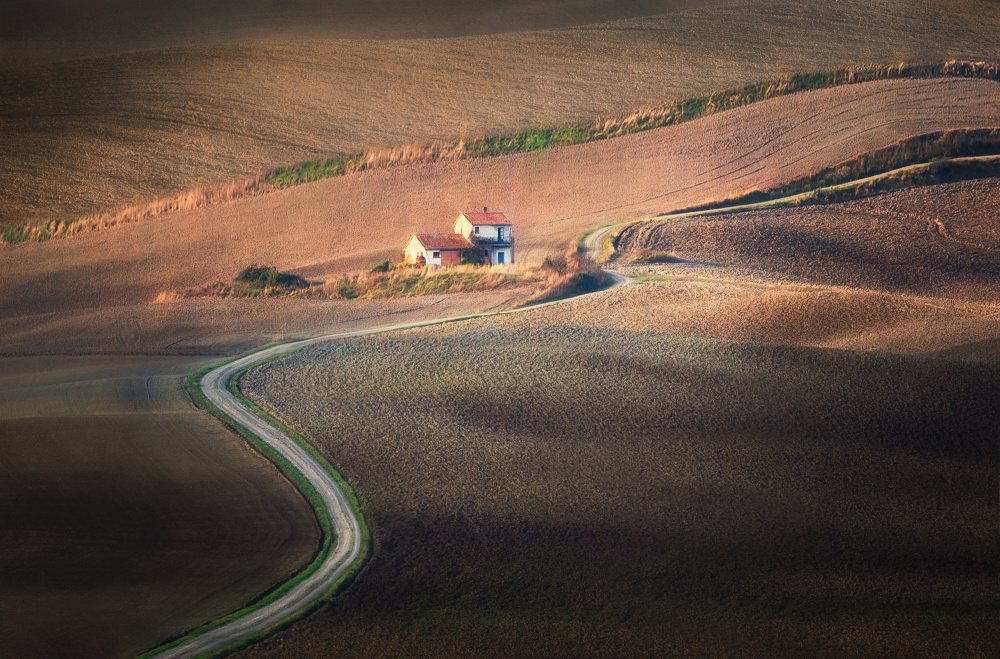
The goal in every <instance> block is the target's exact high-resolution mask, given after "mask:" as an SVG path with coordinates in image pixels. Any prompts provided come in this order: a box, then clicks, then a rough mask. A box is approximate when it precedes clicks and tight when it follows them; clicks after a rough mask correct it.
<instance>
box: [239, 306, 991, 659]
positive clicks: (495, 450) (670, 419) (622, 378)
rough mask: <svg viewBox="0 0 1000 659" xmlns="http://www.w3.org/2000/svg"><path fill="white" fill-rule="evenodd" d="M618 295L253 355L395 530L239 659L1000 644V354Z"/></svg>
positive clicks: (375, 515)
mask: <svg viewBox="0 0 1000 659" xmlns="http://www.w3.org/2000/svg"><path fill="white" fill-rule="evenodd" d="M619 295H620V293H619V291H617V290H616V291H614V292H612V293H608V294H606V300H603V301H601V300H597V301H594V300H588V301H586V302H581V303H579V304H578V305H577V306H576V308H575V311H576V313H575V314H569V313H568V312H565V311H560V312H558V313H557V312H553V313H555V314H556V316H558V318H550V315H549V313H548V312H547V310H546V311H542V312H539V314H538V315H520V316H516V317H510V318H505V319H502V320H496V319H491V320H483V321H474V322H470V323H464V324H462V325H460V326H448V327H442V328H437V329H432V330H422V331H414V332H407V333H404V334H399V335H394V336H386V337H380V338H370V339H365V340H360V341H349V342H343V343H337V344H334V345H327V346H322V347H315V348H310V349H309V350H307V351H305V352H303V353H301V354H299V355H296V356H294V357H291V358H289V359H286V360H282V361H279V362H276V363H273V364H270V365H268V366H265V367H262V368H260V369H257V370H255V371H253V372H251V373H250V374H248V375H247V376H246V377H245V378H244V379H243V381H242V382H241V386H242V387H243V389H244V391H245V392H247V393H248V394H249V395H250V397H251V398H252V399H253V400H254V401H255V402H257V403H258V404H260V405H263V406H265V407H266V408H267V409H268V410H270V411H271V412H272V413H274V414H277V415H279V416H280V417H281V418H282V419H283V420H284V421H285V422H287V423H290V424H292V426H293V427H295V428H297V429H298V430H300V431H302V432H304V433H305V435H306V436H308V437H311V438H312V439H313V440H314V441H315V442H316V444H317V446H318V447H319V448H320V450H321V451H322V452H323V453H324V454H326V455H327V456H328V457H329V458H330V459H331V460H333V461H334V462H335V463H336V464H337V465H338V468H340V469H341V471H342V473H343V474H344V475H345V477H346V478H347V479H348V480H349V481H350V482H351V483H352V484H353V485H354V487H355V488H356V491H357V492H358V493H359V496H360V498H361V502H362V506H363V508H364V510H365V515H366V520H367V522H368V524H369V525H370V528H371V529H372V533H373V537H374V538H375V551H374V557H373V558H372V560H371V563H370V564H369V566H368V567H367V568H366V570H365V572H364V573H363V574H362V575H361V577H359V579H358V580H357V581H356V582H355V584H354V586H353V587H352V589H351V590H350V591H348V592H347V593H346V594H345V595H343V596H341V597H340V598H339V599H338V600H337V601H335V602H334V603H332V604H331V605H330V606H328V607H326V608H324V609H322V610H321V611H320V612H318V613H317V614H315V615H313V616H311V617H310V618H308V619H306V620H305V621H303V622H302V623H300V624H299V625H296V626H295V627H293V628H291V629H290V630H287V631H284V632H281V633H279V634H278V635H276V636H275V637H273V638H272V639H269V640H267V641H264V642H263V643H261V644H260V645H259V646H255V647H253V648H250V649H248V650H247V651H245V652H244V653H242V654H241V656H254V657H265V656H275V657H278V656H289V655H294V656H326V655H328V654H329V653H330V652H334V651H335V652H337V653H338V654H340V655H342V656H441V655H445V656H457V655H468V654H483V655H492V654H504V655H555V656H581V655H601V656H606V655H611V654H615V655H618V654H626V655H633V654H643V653H650V654H675V653H681V652H686V653H691V654H696V655H698V654H701V655H719V654H724V655H730V654H740V655H767V656H774V655H775V654H778V655H783V654H804V655H813V656H815V655H826V654H847V655H893V656H925V655H953V654H960V655H975V654H988V653H989V652H990V650H989V649H988V648H990V647H993V643H994V641H995V640H996V634H997V627H996V614H997V612H998V609H1000V600H998V597H997V594H996V589H995V587H994V582H995V579H994V576H993V575H994V569H993V566H994V565H995V564H996V560H997V559H998V557H1000V556H998V553H1000V552H998V550H1000V547H998V543H997V538H996V533H995V525H996V516H997V512H998V511H997V505H996V492H995V475H996V469H997V466H998V465H997V458H996V455H997V451H996V449H997V440H996V437H997V427H998V423H1000V418H998V413H997V410H998V409H1000V408H998V404H1000V389H998V386H997V382H998V379H997V376H998V373H997V370H996V367H995V366H987V365H982V364H972V363H963V362H958V361H948V360H941V359H927V358H924V357H903V356H896V355H891V354H888V353H879V354H865V353H861V352H854V351H839V350H825V349H808V348H801V347H793V346H777V345H766V344H751V343H744V342H739V341H723V340H715V339H703V338H695V337H691V336H683V335H679V334H672V333H664V332H660V331H631V330H619V329H610V328H597V327H593V326H591V324H590V323H589V322H588V320H587V319H589V318H592V317H594V316H600V315H601V314H602V304H604V303H606V304H614V303H616V302H617V303H620V300H618V296H619ZM637 306H638V305H637ZM632 310H633V311H636V307H632Z"/></svg>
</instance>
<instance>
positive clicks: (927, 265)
mask: <svg viewBox="0 0 1000 659" xmlns="http://www.w3.org/2000/svg"><path fill="white" fill-rule="evenodd" d="M998 214H1000V179H984V180H980V181H968V182H961V183H949V184H945V185H936V186H930V187H923V188H914V189H910V190H903V191H899V192H894V193H891V194H886V195H880V196H876V197H871V198H868V199H863V200H858V201H851V202H847V203H837V204H829V205H822V206H804V207H800V208H775V209H767V210H758V211H750V212H746V213H735V214H729V215H714V216H706V217H693V218H687V219H680V220H664V221H654V222H646V223H640V224H636V225H634V226H633V227H631V228H629V229H628V230H626V231H625V232H624V233H623V234H622V237H621V239H620V241H619V247H620V249H621V250H622V251H623V252H626V253H627V252H630V251H635V250H638V249H643V248H646V249H657V250H665V251H672V252H674V253H676V254H677V255H678V256H679V257H681V258H683V259H689V260H694V261H711V262H713V263H718V264H721V265H728V266H739V267H747V268H755V269H758V270H762V271H768V272H773V273H778V274H781V275H785V276H790V277H797V278H800V279H803V280H808V281H812V282H821V283H828V284H838V285H846V286H853V287H862V288H867V289H871V290H873V291H885V292H905V293H916V294H920V295H928V296H936V297H944V298H957V299H964V300H970V301H983V302H991V303H996V302H998V301H1000V297H998V293H1000V286H998V284H1000V227H998V226H997V221H996V218H997V216H998Z"/></svg>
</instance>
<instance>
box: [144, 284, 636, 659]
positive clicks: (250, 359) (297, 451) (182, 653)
mask: <svg viewBox="0 0 1000 659" xmlns="http://www.w3.org/2000/svg"><path fill="white" fill-rule="evenodd" d="M608 274H609V275H610V276H611V278H612V284H611V286H612V287H614V286H620V285H622V284H625V283H628V282H629V281H631V280H630V279H628V278H627V277H624V276H623V275H620V274H618V273H616V272H612V271H608ZM602 290H607V289H606V288H605V289H602ZM599 292H600V291H594V292H593V293H585V294H584V295H579V296H576V297H572V298H566V299H562V300H554V301H552V302H544V303H542V304H537V305H533V306H530V307H523V308H519V309H508V310H505V311H493V312H485V313H477V314H470V315H466V316H452V317H449V318H440V319H437V320H428V321H420V322H414V323H404V324H399V325H389V326H386V327H379V328H373V329H367V330H359V331H355V332H342V333H338V334H327V335H324V336H318V337H314V338H311V339H303V340H300V341H293V342H291V343H282V344H280V345H276V346H271V347H269V348H264V349H262V350H258V351H257V352H253V353H250V354H249V355H245V356H243V357H240V358H239V359H237V360H235V361H232V362H229V363H227V364H223V365H222V366H219V367H217V368H215V369H213V370H211V371H209V372H208V373H206V374H205V375H204V377H202V379H201V382H200V383H199V386H200V387H201V390H202V391H203V392H204V394H205V396H206V397H207V398H208V400H209V401H211V402H212V404H213V405H215V406H216V407H217V408H218V409H219V410H221V411H222V412H223V413H225V414H226V415H228V416H229V418H230V419H232V420H233V422H235V423H236V424H238V425H240V426H242V427H243V428H245V429H247V430H249V431H250V432H252V433H253V434H254V435H256V436H257V437H258V438H260V439H261V440H263V441H265V442H267V444H268V445H270V446H271V447H272V448H273V449H274V450H275V451H277V452H278V454H280V455H281V456H282V457H284V458H285V459H287V460H288V461H289V462H290V463H291V464H292V465H293V466H294V467H295V469H297V470H298V471H299V473H301V474H302V476H304V477H305V478H306V480H308V481H309V482H310V483H311V484H312V486H313V487H314V488H316V491H317V492H318V493H319V495H320V496H321V497H322V499H323V502H324V503H325V504H326V509H327V514H328V515H329V520H330V525H331V528H333V530H334V536H335V537H336V539H337V542H336V545H335V547H334V549H333V551H332V552H331V553H330V555H329V556H328V557H327V558H326V560H324V561H323V562H322V563H321V564H320V565H319V567H318V568H317V569H316V570H315V571H314V572H312V573H311V574H309V575H308V576H307V577H306V578H305V579H304V580H303V581H302V582H300V583H299V584H298V585H296V586H295V587H294V588H292V589H291V590H290V591H288V592H287V593H285V594H284V595H282V596H281V597H280V598H279V599H277V600H275V601H274V602H272V603H270V604H268V605H267V606H264V607H262V608H260V609H257V610H255V611H251V612H249V613H247V614H246V615H244V616H241V617H239V618H237V619H236V620H233V621H232V622H228V623H226V624H224V625H221V626H219V627H216V628H214V629H210V630H208V631H206V632H204V633H202V634H199V635H197V636H195V637H193V638H190V639H188V640H186V641H184V642H182V643H180V644H179V645H176V646H174V647H172V648H169V649H167V650H164V651H163V652H161V653H159V654H157V655H156V656H157V657H162V658H164V659H167V658H169V659H174V658H179V657H196V656H198V655H201V654H204V653H206V652H211V651H213V650H218V649H219V648H222V647H225V646H227V645H230V644H232V643H235V642H237V641H240V640H242V639H244V638H247V637H248V636H251V635H253V634H256V633H258V632H260V631H263V630H265V629H268V628H271V627H273V626H275V625H276V624H278V623H280V622H282V621H283V620H286V619H288V618H290V617H292V616H294V615H295V614H296V613H298V612H299V611H301V610H302V609H305V608H307V607H309V606H310V605H312V604H313V603H315V602H317V601H318V600H320V599H322V598H323V596H324V594H325V593H326V592H327V590H328V589H329V588H330V587H331V586H332V585H333V584H334V583H335V582H336V581H337V579H338V578H339V577H340V576H341V575H342V574H343V573H344V572H345V570H347V568H348V567H349V566H350V565H351V563H352V562H353V561H354V559H355V558H357V556H358V555H359V553H360V552H361V525H360V522H359V520H358V518H357V517H355V515H354V512H353V511H352V510H351V507H350V505H349V503H348V501H347V498H346V497H345V495H344V493H343V492H342V491H341V489H340V487H338V486H337V483H336V481H335V480H334V479H333V476H332V475H331V474H330V473H329V472H328V471H326V470H325V469H324V468H323V466H322V465H321V464H320V463H319V462H317V461H316V459H315V458H314V457H313V456H312V455H310V454H309V452H308V451H306V450H305V449H304V448H302V446H300V445H299V444H297V443H296V442H295V441H294V440H293V439H292V438H291V437H289V436H288V435H286V434H285V433H284V432H282V431H280V430H278V429H277V428H275V427H274V426H272V425H270V424H269V423H267V421H265V420H264V419H263V418H261V417H260V416H259V415H258V414H257V413H256V412H254V411H253V410H251V409H249V408H247V407H245V406H244V405H243V403H241V402H240V401H239V400H238V399H237V398H236V396H234V395H233V394H232V392H230V391H229V389H228V388H227V386H226V385H227V383H228V382H229V381H230V380H231V379H232V378H233V377H234V376H235V375H236V374H237V373H239V372H240V371H242V370H243V369H245V368H247V367H249V366H252V365H254V364H257V363H259V362H262V361H264V360H268V359H271V358H274V357H277V356H280V355H283V354H287V353H289V352H293V351H295V350H299V349H301V348H304V347H306V346H310V345H313V344H315V343H321V342H323V341H333V340H336V339H350V338H356V337H361V336H366V335H369V334H377V333H382V332H390V331H395V330H402V329H410V328H415V327H425V326H427V325H438V324H441V323H449V322H454V321H458V320H467V319H472V318H481V317H484V316H496V315H503V314H511V313H520V312H524V311H531V310H533V309H539V308H542V307H547V306H551V305H554V304H562V303H564V302H567V301H569V300H576V299H579V298H582V297H586V296H588V295H593V294H594V293H599Z"/></svg>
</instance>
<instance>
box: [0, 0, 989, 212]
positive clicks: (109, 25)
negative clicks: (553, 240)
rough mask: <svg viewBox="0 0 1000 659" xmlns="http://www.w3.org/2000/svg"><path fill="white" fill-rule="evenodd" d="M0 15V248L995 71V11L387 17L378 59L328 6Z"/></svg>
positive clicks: (445, 10) (737, 1) (887, 6)
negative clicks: (649, 126)
mask: <svg viewBox="0 0 1000 659" xmlns="http://www.w3.org/2000/svg"><path fill="white" fill-rule="evenodd" d="M8 4H11V3H5V11H7V12H13V14H14V15H11V18H10V20H9V21H8V23H7V24H9V25H10V26H11V27H9V28H7V30H8V33H9V35H10V36H9V38H5V39H3V40H2V41H0V42H2V43H3V44H5V46H6V47H5V48H4V50H3V51H0V52H3V53H5V60H6V63H7V64H8V66H9V68H5V69H2V70H0V145H2V146H0V189H2V190H4V194H3V196H2V198H0V226H8V225H11V224H17V223H20V222H24V221H29V220H38V219H52V218H54V219H70V218H73V217H77V216H79V215H81V214H84V213H88V212H91V211H94V210H103V209H108V208H111V207H116V206H120V205H122V204H128V203H133V202H140V201H148V200H151V199H155V198H158V197H161V196H164V195H174V194H177V193H180V192H185V191H187V190H189V189H191V188H193V187H199V186H205V185H210V184H215V183H220V182H225V181H229V180H231V179H239V178H243V177H245V176H248V175H253V174H256V173H257V172H258V171H260V170H266V169H269V168H271V167H274V166H276V165H281V164H290V163H294V162H298V161H301V160H305V159H313V158H318V157H323V156H328V155H331V154H336V153H342V152H354V151H359V150H364V149H373V148H375V149H377V148H382V147H394V146H401V145H407V144H412V143H417V144H424V143H428V142H432V141H436V140H444V141H453V140H456V139H458V138H462V137H466V138H468V137H479V136H482V135H487V134H502V133H510V132H514V131H517V130H519V129H522V128H525V127H531V126H540V125H551V124H559V123H564V122H567V121H580V120H582V121H588V122H589V121H592V120H593V119H595V118H597V117H598V116H607V115H615V116H617V115H620V114H627V113H628V112H630V111H631V110H633V109H636V108H638V107H641V106H648V105H658V104H662V103H664V102H667V101H673V100H680V99H684V98H688V97H690V96H693V95H697V94H701V93H704V92H707V91H713V90H719V89H727V88H730V87H732V86H734V85H742V84H744V83H747V82H752V81H757V80H765V79H772V78H775V77H777V76H780V75H785V74H792V73H799V72H803V71H819V70H827V69H834V68H842V67H844V66H849V65H854V64H864V63H872V62H878V63H889V62H897V61H902V60H907V61H911V60H935V59H945V58H948V57H969V58H995V57H996V54H997V47H998V45H1000V43H998V37H997V35H998V34H1000V13H998V12H997V11H996V5H995V2H991V1H990V0H962V1H960V2H950V3H941V2H939V1H938V0H920V1H918V2H903V1H901V0H882V1H880V2H876V3H872V2H867V1H862V0H848V1H846V2H839V3H836V4H829V3H813V2H805V1H802V0H796V1H792V2H787V1H786V2H779V1H776V0H731V1H728V2H709V3H695V2H687V3H678V2H674V1H667V2H659V3H657V2H648V3H642V5H641V6H640V7H638V8H637V9H636V8H624V9H623V8H622V5H623V4H628V3H613V4H612V3H610V2H597V3H582V2H579V3H562V5H561V7H560V6H558V5H557V7H556V8H555V9H551V10H548V11H547V12H544V11H543V12H539V11H538V10H530V9H525V7H530V5H528V4H527V3H509V4H508V5H507V7H501V8H500V9H488V10H485V11H483V10H484V8H483V7H477V10H478V11H483V13H484V15H488V16H486V17H485V18H484V19H483V20H482V21H479V20H477V19H476V18H475V17H469V16H468V15H466V16H462V15H461V12H459V13H458V14H454V13H452V12H453V10H454V5H453V4H452V3H449V4H447V5H435V3H432V2H425V3H423V5H422V9H424V11H420V10H419V9H418V10H416V11H414V12H413V13H416V14H417V19H416V20H413V16H412V14H411V15H410V16H407V15H406V12H403V13H402V15H400V13H395V14H393V13H391V12H390V18H389V21H388V22H389V24H390V27H387V28H385V30H384V31H383V32H382V34H381V36H383V37H385V36H388V37H393V38H379V36H380V30H379V29H378V28H372V29H371V30H365V29H364V28H363V27H362V28H361V29H360V30H359V29H358V26H363V24H364V23H365V22H366V17H365V16H360V17H359V16H356V15H355V16H343V15H342V14H341V13H339V12H338V8H340V7H341V6H343V5H342V4H341V5H336V4H334V5H332V6H330V7H327V8H325V9H320V10H318V13H319V14H320V16H319V17H318V18H316V19H315V20H311V21H310V20H309V18H308V16H309V12H308V5H304V6H302V7H299V8H297V9H296V8H294V7H293V8H290V9H288V11H287V12H284V11H282V13H283V14H284V15H283V16H279V17H276V16H275V13H277V12H276V11H275V9H274V8H273V7H265V8H264V10H263V11H262V12H261V13H259V14H258V15H257V16H256V18H248V17H247V15H248V14H250V13H252V12H249V11H245V10H244V9H243V8H242V7H241V8H240V9H239V10H237V9H232V7H231V6H230V8H229V9H228V10H227V9H226V7H227V5H225V4H222V5H219V4H209V5H207V8H205V9H203V10H201V11H202V12H203V13H202V15H199V14H198V13H195V14H190V13H189V12H182V11H176V12H175V14H186V15H187V17H188V18H187V19H184V18H178V17H176V16H171V17H170V18H162V19H159V20H158V16H161V15H159V14H157V13H156V10H145V11H143V10H139V9H134V8H129V7H128V6H127V5H126V6H125V7H122V8H120V10H119V11H117V12H116V11H114V8H112V9H110V10H107V9H106V10H105V11H106V13H105V14H101V15H102V16H104V18H105V20H104V21H103V25H104V28H101V29H97V28H94V27H93V25H94V24H95V23H101V21H100V20H98V19H93V20H89V19H88V17H87V16H75V15H74V12H76V13H77V14H84V13H85V10H84V9H81V8H80V7H76V8H74V9H68V8H63V9H61V10H60V11H59V12H58V13H59V14H60V15H62V14H63V12H65V18H64V20H63V22H62V23H60V22H59V20H58V19H56V21H55V24H54V25H51V26H48V27H46V26H45V25H44V24H43V25H37V24H35V23H37V20H36V21H35V23H32V20H35V19H33V18H32V16H31V12H30V11H27V10H24V9H23V7H24V6H25V5H24V3H13V8H10V9H8V8H7V5H8ZM396 4H399V3H396ZM484 4H485V3H484ZM83 6H84V7H85V5H83ZM171 6H172V5H169V4H168V5H167V9H166V10H164V11H163V14H162V16H170V14H169V7H171ZM435 6H438V7H440V9H439V10H436V11H435ZM18 8H21V9H20V10H19V9H18ZM281 8H282V10H284V9H285V5H282V6H281ZM376 10H377V7H376ZM18 11H20V15H18V14H17V12H18ZM657 12H659V13H657ZM24 14H28V15H27V17H25V16H24ZM137 14H138V15H137ZM220 14H222V15H224V16H225V19H221V18H219V15H220ZM637 14H639V15H638V16H637ZM642 14H650V15H642ZM652 14H655V15H652ZM18 16H20V18H18ZM505 16H506V18H505ZM616 17H621V18H620V20H610V19H613V18H616ZM368 20H369V21H371V16H369V17H368ZM20 21H26V23H27V25H28V28H27V36H25V34H22V30H20V29H19V27H18V26H19V25H21V22H20ZM258 21H259V22H258ZM118 22H120V23H121V24H123V25H124V26H125V27H124V28H123V29H120V30H117V31H115V30H114V29H113V26H115V25H116V24H118ZM307 22H308V23H309V25H307V26H306V25H304V23H307ZM164 23H169V27H167V26H165V25H163V24H164ZM435 23H439V24H442V25H451V26H453V27H450V28H449V27H444V29H441V30H438V29H435V28H434V27H433V26H434V25H435ZM3 24H4V21H0V25H3ZM88 25H90V26H91V27H89V28H88ZM392 25H396V26H397V27H398V26H400V25H403V26H406V27H405V28H404V30H403V33H401V32H400V31H399V30H398V29H394V28H392V27H391V26H392ZM213 26H214V28H213ZM422 28H423V29H422ZM46 30H49V32H46ZM456 31H460V32H462V33H463V34H462V36H455V32H456ZM359 33H360V34H362V35H368V36H367V38H346V37H345V35H346V34H359ZM122 34H125V35H129V36H125V37H122V36H121V35H122ZM32 35H34V36H32ZM46 35H47V36H46ZM112 35H114V36H112ZM144 35H145V36H146V37H149V38H144ZM449 35H451V36H449ZM5 36H6V35H5ZM115 38H118V39H120V40H121V43H119V44H118V45H117V46H116V45H115V44H114V43H113V39H115ZM102 40H103V41H102ZM55 44H59V46H56V45H55ZM160 46H174V47H170V48H162V47H160ZM158 47H160V48H158ZM57 48H62V51H63V52H57V53H53V52H52V51H53V50H56V49H57ZM149 48H153V49H152V50H148V49H149ZM157 48H158V49H157ZM128 50H130V51H134V52H127V53H123V52H122V51H128ZM101 53H103V54H102V55H101V56H100V57H94V58H90V59H77V60H72V61H53V60H64V59H66V58H67V57H83V56H87V55H97V54H101ZM32 62H37V63H34V64H33V63H32ZM13 65H17V66H13ZM958 96H959V98H960V96H961V95H958ZM951 100H955V99H954V98H952V99H951Z"/></svg>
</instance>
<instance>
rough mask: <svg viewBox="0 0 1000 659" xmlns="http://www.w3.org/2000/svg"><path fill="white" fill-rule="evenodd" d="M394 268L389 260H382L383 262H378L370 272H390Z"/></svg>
mask: <svg viewBox="0 0 1000 659" xmlns="http://www.w3.org/2000/svg"><path fill="white" fill-rule="evenodd" d="M392 269H393V268H392V264H391V263H389V262H388V261H382V262H381V263H378V264H376V265H375V266H374V267H373V268H372V269H371V270H370V271H369V272H371V273H372V274H375V273H377V272H389V271H390V270H392Z"/></svg>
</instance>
